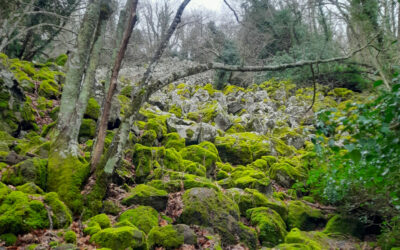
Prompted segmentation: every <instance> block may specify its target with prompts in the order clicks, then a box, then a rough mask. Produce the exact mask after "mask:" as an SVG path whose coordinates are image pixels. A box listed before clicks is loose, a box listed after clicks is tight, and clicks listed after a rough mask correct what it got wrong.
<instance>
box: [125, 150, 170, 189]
mask: <svg viewBox="0 0 400 250" xmlns="http://www.w3.org/2000/svg"><path fill="white" fill-rule="evenodd" d="M133 151H134V153H133V157H132V158H133V165H135V167H136V169H135V170H136V179H137V181H143V180H145V179H146V177H147V176H148V175H149V174H150V173H151V172H152V171H153V170H154V169H155V168H158V167H161V166H162V164H163V161H162V160H163V159H164V157H165V154H166V152H165V148H164V147H146V146H143V145H141V144H138V143H137V144H135V147H134V150H133Z"/></svg>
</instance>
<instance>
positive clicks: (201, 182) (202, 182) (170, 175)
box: [148, 169, 218, 192]
mask: <svg viewBox="0 0 400 250" xmlns="http://www.w3.org/2000/svg"><path fill="white" fill-rule="evenodd" d="M154 172H155V173H154V177H155V178H158V179H162V180H153V181H151V182H149V183H148V185H151V186H154V187H156V188H159V189H163V190H167V191H168V192H179V191H181V189H182V187H183V188H184V189H190V188H194V187H207V188H212V189H215V190H218V187H217V186H216V185H215V184H214V183H213V182H212V181H210V180H209V179H208V178H205V177H200V176H196V175H193V174H187V173H182V172H175V171H164V172H161V171H160V170H159V169H157V170H156V171H154ZM165 179H167V180H165Z"/></svg>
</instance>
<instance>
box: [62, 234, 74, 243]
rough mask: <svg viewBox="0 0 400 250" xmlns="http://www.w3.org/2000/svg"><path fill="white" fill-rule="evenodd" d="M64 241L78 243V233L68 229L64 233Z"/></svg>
mask: <svg viewBox="0 0 400 250" xmlns="http://www.w3.org/2000/svg"><path fill="white" fill-rule="evenodd" d="M64 241H65V242H67V243H72V244H75V243H76V234H75V232H74V231H67V232H66V233H65V234H64Z"/></svg>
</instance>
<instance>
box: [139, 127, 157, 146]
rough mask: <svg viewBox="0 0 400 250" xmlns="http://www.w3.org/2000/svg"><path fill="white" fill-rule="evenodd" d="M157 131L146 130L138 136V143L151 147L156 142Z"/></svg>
mask: <svg viewBox="0 0 400 250" xmlns="http://www.w3.org/2000/svg"><path fill="white" fill-rule="evenodd" d="M156 141H157V133H156V132H155V131H154V130H152V129H151V130H146V131H145V132H144V133H143V135H142V136H141V137H140V144H142V145H144V146H148V147H152V146H154V145H155V144H156Z"/></svg>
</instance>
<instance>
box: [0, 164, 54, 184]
mask: <svg viewBox="0 0 400 250" xmlns="http://www.w3.org/2000/svg"><path fill="white" fill-rule="evenodd" d="M2 181H3V182H4V183H7V184H12V185H14V186H17V185H22V184H25V183H28V182H33V183H35V184H36V185H38V186H39V187H41V188H42V189H46V183H47V160H44V159H39V158H32V159H28V160H25V161H23V162H20V163H18V164H17V165H14V166H13V167H11V168H8V169H6V171H4V172H3V176H2Z"/></svg>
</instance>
